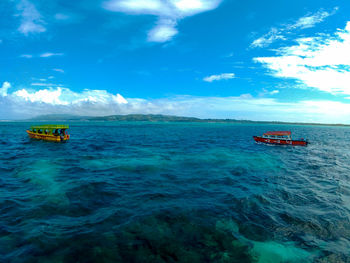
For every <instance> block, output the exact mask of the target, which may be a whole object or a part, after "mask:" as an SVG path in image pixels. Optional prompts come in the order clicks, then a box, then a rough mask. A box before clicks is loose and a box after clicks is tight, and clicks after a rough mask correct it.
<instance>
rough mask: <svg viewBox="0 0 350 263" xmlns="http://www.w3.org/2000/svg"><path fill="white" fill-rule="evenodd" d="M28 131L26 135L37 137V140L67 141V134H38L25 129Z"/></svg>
mask: <svg viewBox="0 0 350 263" xmlns="http://www.w3.org/2000/svg"><path fill="white" fill-rule="evenodd" d="M26 132H27V133H28V136H29V137H30V138H32V139H39V140H45V141H51V142H62V141H68V140H69V135H67V134H66V135H64V137H63V138H61V136H56V135H50V134H38V133H34V132H31V131H28V130H27V131H26Z"/></svg>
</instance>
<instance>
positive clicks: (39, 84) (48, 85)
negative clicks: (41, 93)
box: [30, 79, 62, 87]
mask: <svg viewBox="0 0 350 263" xmlns="http://www.w3.org/2000/svg"><path fill="white" fill-rule="evenodd" d="M40 81H45V79H41V80H40ZM30 85H31V86H37V87H61V86H62V85H57V84H53V83H41V82H33V83H31V84H30Z"/></svg>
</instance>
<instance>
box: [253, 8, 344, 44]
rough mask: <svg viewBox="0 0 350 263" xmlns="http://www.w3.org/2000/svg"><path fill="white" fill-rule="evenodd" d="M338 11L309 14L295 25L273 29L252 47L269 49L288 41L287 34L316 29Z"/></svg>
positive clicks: (335, 9) (285, 25) (258, 39)
mask: <svg viewBox="0 0 350 263" xmlns="http://www.w3.org/2000/svg"><path fill="white" fill-rule="evenodd" d="M337 10H338V8H337V7H336V8H334V9H333V11H332V12H326V11H322V10H320V11H318V12H316V13H314V14H308V15H306V16H303V17H301V18H299V19H298V20H297V21H296V22H294V23H293V24H284V25H282V26H281V27H279V28H277V27H272V28H271V29H270V31H269V32H268V33H266V34H265V35H263V36H261V37H259V38H257V39H255V40H254V41H253V42H252V43H251V45H250V47H252V48H256V47H259V48H262V47H267V46H269V45H270V44H272V43H273V42H275V41H276V40H286V39H287V38H286V36H285V35H286V34H289V33H290V32H291V31H293V30H296V29H306V28H311V27H314V26H315V25H317V24H319V23H321V22H323V21H324V20H325V19H326V18H327V17H329V16H331V15H333V14H335V12H336V11H337Z"/></svg>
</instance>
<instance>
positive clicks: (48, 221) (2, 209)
mask: <svg viewBox="0 0 350 263" xmlns="http://www.w3.org/2000/svg"><path fill="white" fill-rule="evenodd" d="M29 126H30V123H0V175H1V176H0V186H1V191H0V215H1V216H0V262H192V263H194V262H260V263H263V262H264V263H267V262H349V261H350V140H349V139H348V138H350V129H348V128H344V127H318V126H292V125H291V126H281V125H241V124H202V123H200V124H197V123H149V122H144V123H114V122H99V123H83V122H82V123H79V122H73V123H70V127H71V129H70V134H71V140H70V141H69V142H68V143H52V142H44V141H36V140H31V139H29V138H28V137H27V134H26V133H25V129H26V128H28V127H29ZM267 130H291V131H292V132H293V135H294V136H295V137H296V138H297V137H304V138H307V139H309V141H310V142H311V143H310V145H309V146H308V147H290V146H266V145H261V144H256V143H254V141H253V139H252V136H253V135H260V134H262V133H263V132H265V131H267Z"/></svg>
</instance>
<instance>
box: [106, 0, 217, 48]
mask: <svg viewBox="0 0 350 263" xmlns="http://www.w3.org/2000/svg"><path fill="white" fill-rule="evenodd" d="M221 1H222V0H109V1H106V2H104V4H103V8H105V9H107V10H110V11H113V12H123V13H127V14H133V15H153V16H157V17H158V22H157V25H156V27H155V28H153V29H151V30H150V31H149V32H148V41H151V42H166V41H169V40H171V39H172V38H173V37H174V36H175V35H176V34H177V33H178V30H177V29H176V25H177V22H178V21H179V20H181V19H183V18H185V17H188V16H193V15H195V14H198V13H202V12H205V11H209V10H213V9H215V8H216V7H217V6H218V5H219V4H220V2H221Z"/></svg>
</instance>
